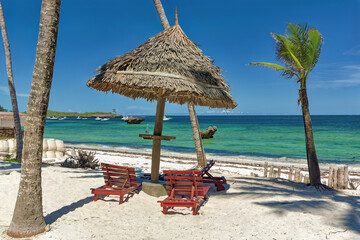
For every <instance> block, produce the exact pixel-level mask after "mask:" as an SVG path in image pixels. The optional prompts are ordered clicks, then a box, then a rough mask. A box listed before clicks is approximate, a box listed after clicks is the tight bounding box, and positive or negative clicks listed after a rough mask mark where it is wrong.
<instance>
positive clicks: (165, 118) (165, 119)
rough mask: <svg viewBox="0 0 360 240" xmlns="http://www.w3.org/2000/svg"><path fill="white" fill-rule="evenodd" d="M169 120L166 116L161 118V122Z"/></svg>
mask: <svg viewBox="0 0 360 240" xmlns="http://www.w3.org/2000/svg"><path fill="white" fill-rule="evenodd" d="M170 119H171V118H168V117H166V116H164V118H163V120H164V121H167V120H170Z"/></svg>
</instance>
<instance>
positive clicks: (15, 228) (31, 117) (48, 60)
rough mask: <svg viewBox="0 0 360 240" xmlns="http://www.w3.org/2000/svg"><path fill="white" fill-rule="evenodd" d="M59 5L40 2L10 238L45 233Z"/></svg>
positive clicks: (54, 1) (56, 0) (55, 1)
mask: <svg viewBox="0 0 360 240" xmlns="http://www.w3.org/2000/svg"><path fill="white" fill-rule="evenodd" d="M60 3H61V0H43V1H42V4H41V14H40V28H39V37H38V44H37V50H36V59H35V66H34V72H33V78H32V82H31V90H30V96H29V101H28V106H27V117H26V122H25V138H24V152H23V162H22V164H21V178H20V185H19V192H18V196H17V200H16V205H15V209H14V215H13V219H12V221H11V224H10V227H9V229H8V231H7V234H8V235H9V236H11V237H30V236H33V235H36V234H38V233H41V232H44V231H45V220H44V216H43V209H42V189H41V161H42V142H43V134H44V127H45V120H46V112H47V108H48V103H49V95H50V89H51V82H52V76H53V68H54V61H55V51H56V41H57V33H58V24H59V13H60Z"/></svg>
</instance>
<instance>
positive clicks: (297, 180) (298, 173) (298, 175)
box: [294, 169, 300, 182]
mask: <svg viewBox="0 0 360 240" xmlns="http://www.w3.org/2000/svg"><path fill="white" fill-rule="evenodd" d="M299 178H300V170H299V169H296V170H295V177H294V181H295V182H299Z"/></svg>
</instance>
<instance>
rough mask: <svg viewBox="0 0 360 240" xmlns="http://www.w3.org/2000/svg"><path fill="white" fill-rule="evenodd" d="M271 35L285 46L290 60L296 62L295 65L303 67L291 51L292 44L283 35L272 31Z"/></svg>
mask: <svg viewBox="0 0 360 240" xmlns="http://www.w3.org/2000/svg"><path fill="white" fill-rule="evenodd" d="M273 36H274V38H275V40H277V41H278V42H280V43H281V44H283V45H284V46H285V48H286V50H287V51H288V53H289V55H290V56H291V58H292V60H293V61H294V62H295V63H296V64H297V67H298V68H303V67H302V65H301V63H300V61H299V59H298V58H297V57H296V56H295V55H294V53H293V51H292V48H294V44H293V43H292V42H291V41H290V40H289V39H287V38H286V37H285V36H283V35H280V34H276V33H273Z"/></svg>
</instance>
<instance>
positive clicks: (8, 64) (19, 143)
mask: <svg viewBox="0 0 360 240" xmlns="http://www.w3.org/2000/svg"><path fill="white" fill-rule="evenodd" d="M0 26H1V34H2V37H3V42H4V50H5V57H6V72H7V76H8V82H9V91H10V98H11V104H12V111H13V118H14V126H15V135H16V160H18V161H21V156H22V148H23V138H22V131H21V123H20V116H19V109H18V104H17V99H16V91H15V85H14V78H13V71H12V63H11V53H10V44H9V39H8V36H7V31H6V24H5V18H4V12H3V8H2V5H1V2H0Z"/></svg>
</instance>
